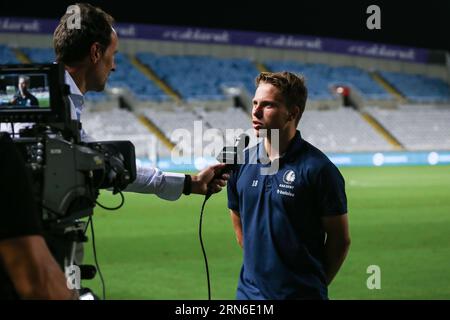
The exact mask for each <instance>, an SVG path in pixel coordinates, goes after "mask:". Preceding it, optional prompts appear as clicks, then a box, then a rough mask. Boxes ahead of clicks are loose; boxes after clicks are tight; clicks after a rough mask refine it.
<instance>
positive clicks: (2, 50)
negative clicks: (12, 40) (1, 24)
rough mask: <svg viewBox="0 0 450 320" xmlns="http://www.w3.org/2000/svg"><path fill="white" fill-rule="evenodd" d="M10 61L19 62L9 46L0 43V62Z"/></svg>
mask: <svg viewBox="0 0 450 320" xmlns="http://www.w3.org/2000/svg"><path fill="white" fill-rule="evenodd" d="M12 63H19V61H18V60H17V58H16V56H15V55H14V53H13V52H12V51H11V49H10V48H9V47H7V46H5V45H2V44H0V64H12Z"/></svg>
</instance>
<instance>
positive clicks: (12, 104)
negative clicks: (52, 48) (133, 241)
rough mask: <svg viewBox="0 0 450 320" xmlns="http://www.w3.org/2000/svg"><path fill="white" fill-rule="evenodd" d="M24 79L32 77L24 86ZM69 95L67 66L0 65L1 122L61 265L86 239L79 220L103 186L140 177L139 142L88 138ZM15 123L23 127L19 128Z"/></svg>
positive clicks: (115, 187)
mask: <svg viewBox="0 0 450 320" xmlns="http://www.w3.org/2000/svg"><path fill="white" fill-rule="evenodd" d="M22 82H28V83H27V84H26V86H27V87H26V88H25V89H24V88H23V86H24V85H23V84H22V85H21V84H20V83H22ZM21 86H22V87H21ZM69 94H70V92H69V87H68V86H67V85H66V84H65V71H64V66H63V65H60V64H28V65H0V123H9V124H10V126H11V128H12V130H11V131H12V132H10V134H11V136H12V139H13V141H14V144H15V145H16V147H17V148H18V149H19V150H20V151H21V153H22V155H23V157H24V160H25V163H26V166H27V169H28V170H29V173H30V175H31V178H32V183H33V190H34V193H35V199H36V202H37V204H38V208H39V209H40V212H41V217H42V222H43V226H44V228H45V232H46V234H47V235H48V237H47V243H48V244H49V247H50V249H51V250H52V248H53V251H52V253H54V256H55V258H56V260H57V261H58V263H59V264H60V265H61V267H62V268H65V267H67V265H68V264H73V263H74V257H73V255H74V246H75V244H76V243H78V242H83V240H84V241H85V240H86V239H83V238H85V237H84V235H83V234H81V233H82V232H80V231H81V230H82V229H83V223H81V222H80V220H79V219H81V218H84V217H88V216H91V215H92V214H93V208H94V207H95V205H96V200H97V197H98V195H99V190H100V189H112V191H113V193H117V192H120V191H122V190H124V189H125V188H126V186H127V185H128V184H130V183H132V182H133V181H134V180H135V179H136V160H135V152H134V145H133V144H132V143H131V142H130V141H104V142H83V141H82V140H81V135H80V130H81V123H80V122H79V121H78V120H73V119H72V117H71V106H70V101H69V98H68V97H69ZM31 96H33V97H35V98H31ZM30 102H33V103H30ZM16 126H22V127H23V128H22V129H20V130H17V131H18V132H14V131H15V129H14V128H15V127H16ZM77 235H78V236H77Z"/></svg>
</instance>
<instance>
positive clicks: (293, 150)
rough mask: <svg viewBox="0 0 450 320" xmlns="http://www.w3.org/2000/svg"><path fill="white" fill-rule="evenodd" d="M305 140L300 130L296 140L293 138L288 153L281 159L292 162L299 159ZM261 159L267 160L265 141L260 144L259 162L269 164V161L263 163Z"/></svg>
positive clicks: (295, 136) (296, 134)
mask: <svg viewBox="0 0 450 320" xmlns="http://www.w3.org/2000/svg"><path fill="white" fill-rule="evenodd" d="M303 142H304V140H303V138H302V135H301V133H300V131H299V130H297V131H296V132H295V135H294V138H292V140H291V142H290V144H289V146H288V148H287V150H286V152H285V153H284V154H283V155H282V156H281V157H280V160H281V161H286V162H290V161H293V160H295V159H296V158H297V156H298V154H299V153H300V152H301V149H302V147H303ZM261 159H265V160H266V159H267V160H268V155H267V153H266V149H265V148H264V141H262V142H261V143H259V144H258V160H259V162H264V163H267V162H268V161H261Z"/></svg>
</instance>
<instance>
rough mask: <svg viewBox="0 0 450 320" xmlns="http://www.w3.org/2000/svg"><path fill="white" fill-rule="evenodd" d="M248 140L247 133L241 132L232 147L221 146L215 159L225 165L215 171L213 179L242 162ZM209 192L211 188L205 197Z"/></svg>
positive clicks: (210, 192) (207, 195) (230, 170)
mask: <svg viewBox="0 0 450 320" xmlns="http://www.w3.org/2000/svg"><path fill="white" fill-rule="evenodd" d="M249 142H250V137H249V136H248V135H247V134H245V133H242V134H240V135H239V136H238V137H237V138H236V140H235V142H234V146H233V147H229V146H228V147H227V146H225V147H223V149H222V151H221V152H220V153H219V155H218V156H217V157H216V159H217V161H219V162H221V163H225V164H226V166H225V168H223V169H221V170H220V171H219V172H218V173H216V175H215V176H214V178H213V180H214V179H219V178H221V177H222V175H223V174H224V173H230V172H232V171H233V170H236V168H237V167H238V164H242V163H244V149H245V148H247V146H248V144H249ZM211 194H212V190H208V192H207V194H206V198H209V197H210V196H211Z"/></svg>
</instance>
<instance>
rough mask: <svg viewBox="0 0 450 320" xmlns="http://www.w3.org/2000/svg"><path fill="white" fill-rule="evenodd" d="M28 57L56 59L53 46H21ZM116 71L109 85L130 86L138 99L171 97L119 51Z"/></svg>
mask: <svg viewBox="0 0 450 320" xmlns="http://www.w3.org/2000/svg"><path fill="white" fill-rule="evenodd" d="M21 50H22V51H23V52H24V53H25V55H27V56H28V58H29V59H30V60H31V61H33V62H37V63H49V62H53V61H55V53H54V51H53V49H51V48H21ZM115 61H116V71H115V72H112V73H111V75H110V78H109V80H108V83H107V86H109V87H120V88H128V89H129V90H130V91H131V92H132V93H133V94H134V95H135V96H136V98H138V99H141V100H152V101H166V100H168V99H169V97H168V96H167V95H166V94H165V93H164V92H163V91H162V90H161V89H160V88H158V87H157V86H156V85H155V84H153V82H151V81H150V80H149V79H148V78H146V77H145V76H144V75H143V74H142V73H141V72H140V71H138V70H137V69H136V68H135V67H134V66H133V65H132V64H131V63H130V61H129V60H128V58H127V57H126V56H125V55H123V54H121V53H117V54H116V57H115ZM86 99H87V100H90V101H94V102H99V101H104V100H105V99H106V95H105V94H104V93H102V92H88V93H87V94H86Z"/></svg>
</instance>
